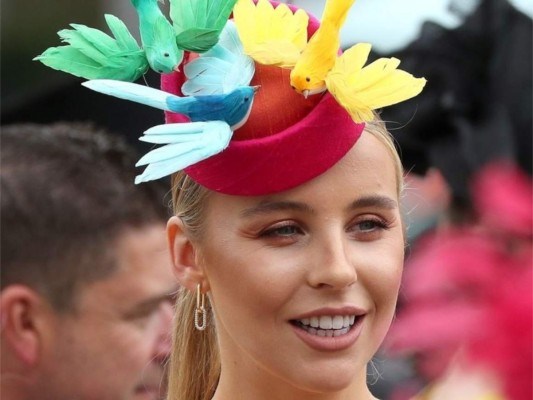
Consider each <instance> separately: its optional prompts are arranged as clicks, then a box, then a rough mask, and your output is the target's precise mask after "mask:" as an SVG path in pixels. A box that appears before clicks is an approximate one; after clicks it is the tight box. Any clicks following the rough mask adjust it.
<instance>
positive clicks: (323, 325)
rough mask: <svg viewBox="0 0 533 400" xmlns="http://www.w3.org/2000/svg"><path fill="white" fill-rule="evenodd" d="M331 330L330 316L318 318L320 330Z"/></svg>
mask: <svg viewBox="0 0 533 400" xmlns="http://www.w3.org/2000/svg"><path fill="white" fill-rule="evenodd" d="M331 328H333V321H332V318H331V317H330V316H322V317H320V329H331Z"/></svg>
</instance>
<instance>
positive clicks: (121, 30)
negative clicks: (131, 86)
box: [34, 15, 148, 81]
mask: <svg viewBox="0 0 533 400" xmlns="http://www.w3.org/2000/svg"><path fill="white" fill-rule="evenodd" d="M106 21H107V24H108V25H109V27H110V29H111V31H112V32H113V35H114V36H115V38H112V37H110V36H109V35H107V34H106V33H104V32H101V31H99V30H97V29H94V28H89V27H87V26H85V25H79V24H72V25H71V26H72V28H74V29H63V30H61V31H59V32H58V35H59V37H60V38H61V39H62V41H64V42H66V43H68V45H66V46H59V47H51V48H48V49H47V50H46V51H45V52H44V53H43V54H41V55H39V56H37V57H35V58H34V60H37V61H41V62H42V63H43V64H45V65H46V66H48V67H50V68H53V69H56V70H59V71H63V72H67V73H70V74H72V75H75V76H79V77H81V78H85V79H101V78H108V79H117V80H124V81H135V80H137V79H139V78H140V77H141V76H142V75H143V74H144V73H145V72H146V70H147V68H148V62H147V60H146V56H145V53H144V51H143V50H142V49H141V48H140V47H139V46H138V44H137V42H136V41H135V39H133V37H132V36H131V34H130V33H129V32H128V30H127V28H126V26H125V25H124V23H123V22H122V21H121V20H120V19H118V18H117V17H114V16H112V15H106Z"/></svg>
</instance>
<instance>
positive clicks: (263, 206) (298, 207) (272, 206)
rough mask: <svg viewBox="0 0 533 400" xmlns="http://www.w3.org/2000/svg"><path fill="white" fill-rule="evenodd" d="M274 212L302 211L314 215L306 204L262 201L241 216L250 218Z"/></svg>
mask: <svg viewBox="0 0 533 400" xmlns="http://www.w3.org/2000/svg"><path fill="white" fill-rule="evenodd" d="M274 211H300V212H307V213H314V210H313V209H312V208H311V207H310V206H309V205H307V204H305V203H299V202H296V201H262V202H261V203H259V204H257V205H255V206H253V207H250V208H247V209H245V210H243V211H241V213H240V214H241V216H242V217H244V218H248V217H251V216H254V215H261V214H268V213H271V212H274Z"/></svg>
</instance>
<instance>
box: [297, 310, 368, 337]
mask: <svg viewBox="0 0 533 400" xmlns="http://www.w3.org/2000/svg"><path fill="white" fill-rule="evenodd" d="M357 318H358V317H357V316H356V315H323V316H320V317H311V318H303V319H298V320H294V321H291V322H292V323H293V324H295V325H297V326H298V327H300V328H301V329H303V330H305V331H306V332H307V333H309V334H311V335H316V336H322V337H338V336H342V335H345V334H347V333H348V332H349V331H350V329H351V328H352V327H353V326H354V324H355V322H356V320H357Z"/></svg>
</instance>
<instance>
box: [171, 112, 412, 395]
mask: <svg viewBox="0 0 533 400" xmlns="http://www.w3.org/2000/svg"><path fill="white" fill-rule="evenodd" d="M365 132H368V133H370V134H372V135H374V136H375V137H377V138H378V139H379V140H380V141H381V142H382V143H383V144H384V145H385V146H386V147H387V149H388V150H389V152H390V154H391V156H392V157H393V159H394V164H395V169H396V177H397V191H398V197H399V196H400V193H401V191H402V189H403V168H402V163H401V161H400V157H399V155H398V152H397V151H396V148H395V146H394V141H393V138H392V136H391V135H390V133H389V132H388V131H387V129H386V127H385V124H384V122H383V121H382V120H381V119H380V118H379V117H378V116H376V118H375V119H374V121H372V122H370V123H367V124H366V126H365ZM210 193H211V192H210V191H209V190H208V189H206V188H204V187H202V186H200V185H199V184H197V183H196V182H194V181H193V180H192V179H190V178H189V177H188V176H187V175H186V174H185V173H183V172H179V173H177V174H175V175H174V176H173V179H172V201H173V206H174V212H175V214H176V215H177V216H178V217H179V218H181V220H182V222H183V225H184V227H185V229H186V232H187V234H188V235H189V237H190V239H191V240H193V241H196V242H201V237H202V233H203V231H204V224H203V222H204V221H205V218H204V217H205V209H206V206H207V203H208V199H209V196H210ZM195 306H196V298H195V294H194V293H191V292H189V291H188V290H187V289H184V288H182V289H181V290H180V292H179V295H178V300H177V303H176V313H175V319H174V332H173V346H172V353H171V356H170V366H169V387H168V397H167V399H168V400H210V399H211V398H212V397H213V395H214V393H215V390H216V388H217V385H218V380H219V378H220V355H219V352H218V347H217V343H216V342H217V338H216V330H215V326H214V322H215V321H214V318H213V315H212V311H211V308H210V306H209V307H207V308H208V309H207V312H208V315H209V318H208V326H207V328H206V330H205V331H198V330H196V329H195V326H194V310H195Z"/></svg>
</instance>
